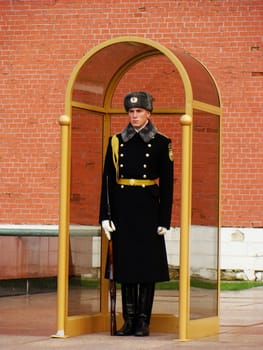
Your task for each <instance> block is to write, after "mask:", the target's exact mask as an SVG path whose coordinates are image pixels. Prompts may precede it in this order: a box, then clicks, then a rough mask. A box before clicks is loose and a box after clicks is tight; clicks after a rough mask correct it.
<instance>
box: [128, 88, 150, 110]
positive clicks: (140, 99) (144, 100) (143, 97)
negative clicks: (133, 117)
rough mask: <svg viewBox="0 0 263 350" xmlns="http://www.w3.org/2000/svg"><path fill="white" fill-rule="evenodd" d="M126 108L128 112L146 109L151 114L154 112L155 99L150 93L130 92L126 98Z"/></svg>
mask: <svg viewBox="0 0 263 350" xmlns="http://www.w3.org/2000/svg"><path fill="white" fill-rule="evenodd" d="M124 108H125V109H126V111H127V112H128V110H129V109H130V108H144V109H146V110H147V111H149V112H151V111H152V110H153V98H152V95H150V94H149V93H148V92H144V91H138V92H130V93H129V94H127V95H126V96H125V97H124Z"/></svg>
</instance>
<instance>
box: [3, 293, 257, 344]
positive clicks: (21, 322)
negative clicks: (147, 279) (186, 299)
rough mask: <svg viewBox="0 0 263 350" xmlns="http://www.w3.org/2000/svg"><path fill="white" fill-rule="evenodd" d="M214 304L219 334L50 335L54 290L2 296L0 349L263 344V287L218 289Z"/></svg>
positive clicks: (53, 328) (53, 321) (157, 304)
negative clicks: (189, 337)
mask: <svg viewBox="0 0 263 350" xmlns="http://www.w3.org/2000/svg"><path fill="white" fill-rule="evenodd" d="M95 298H96V296H95ZM168 298H169V296H168V297H167V299H168ZM167 301H168V300H166V302H165V294H160V295H158V294H157V296H156V299H155V309H156V310H158V307H160V305H161V304H162V303H163V305H167ZM220 310H221V311H220V319H221V321H220V332H219V334H217V335H215V336H211V337H207V338H202V339H198V340H193V341H187V342H180V341H178V339H176V335H175V334H159V333H152V334H151V335H150V337H145V338H136V337H111V336H110V335H109V334H108V333H98V334H91V335H82V336H79V337H73V338H66V339H55V338H51V337H50V335H52V334H54V333H55V332H56V294H55V293H46V294H35V295H29V296H15V297H2V298H0V349H3V350H11V349H28V350H30V349H50V350H51V349H69V350H70V349H78V350H81V349H92V350H100V349H103V350H111V349H115V350H117V349H123V350H126V349H127V350H137V349H138V350H143V349H147V350H150V349H155V350H170V349H184V348H187V349H203V350H206V349H211V350H213V349H229V350H232V349H263V287H257V288H253V289H249V290H243V291H233V292H232V291H225V292H221V308H220Z"/></svg>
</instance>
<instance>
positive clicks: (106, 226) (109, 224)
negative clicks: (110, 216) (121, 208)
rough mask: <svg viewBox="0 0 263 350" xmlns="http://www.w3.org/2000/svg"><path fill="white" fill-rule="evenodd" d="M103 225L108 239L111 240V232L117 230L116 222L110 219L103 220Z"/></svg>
mask: <svg viewBox="0 0 263 350" xmlns="http://www.w3.org/2000/svg"><path fill="white" fill-rule="evenodd" d="M101 226H102V228H103V230H104V232H105V235H106V237H107V238H108V240H110V239H111V232H113V231H115V230H116V228H115V225H114V223H113V222H112V221H110V220H102V222H101Z"/></svg>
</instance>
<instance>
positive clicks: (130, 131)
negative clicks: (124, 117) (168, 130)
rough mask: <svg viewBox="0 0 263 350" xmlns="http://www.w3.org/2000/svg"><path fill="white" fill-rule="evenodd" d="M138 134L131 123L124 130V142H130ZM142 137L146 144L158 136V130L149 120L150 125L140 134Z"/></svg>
mask: <svg viewBox="0 0 263 350" xmlns="http://www.w3.org/2000/svg"><path fill="white" fill-rule="evenodd" d="M136 134H137V131H136V130H135V129H134V127H133V126H132V125H131V123H129V124H128V125H127V126H126V128H124V129H123V131H122V133H121V137H122V139H123V142H128V141H129V140H130V139H131V138H133V136H134V135H136ZM138 134H139V135H140V137H141V138H142V140H143V141H144V142H146V143H147V142H149V141H150V140H151V139H153V138H154V136H155V135H156V134H157V129H156V127H155V126H154V125H153V123H152V122H151V121H150V120H148V123H147V124H146V125H145V127H144V128H143V129H142V130H140V131H139V132H138Z"/></svg>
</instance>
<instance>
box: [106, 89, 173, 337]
mask: <svg viewBox="0 0 263 350" xmlns="http://www.w3.org/2000/svg"><path fill="white" fill-rule="evenodd" d="M124 107H125V110H126V111H127V113H128V117H129V123H128V125H127V126H126V127H125V128H124V129H123V130H122V132H120V133H117V134H115V135H113V136H112V137H110V139H109V143H108V148H107V153H106V157H105V163H104V170H103V178H102V191H101V204H100V223H101V225H102V227H103V229H104V232H105V234H106V236H107V238H108V239H112V242H113V252H114V279H115V280H116V281H117V282H119V283H120V284H121V291H122V310H123V318H124V324H123V326H122V328H121V329H119V330H118V331H117V335H118V336H125V335H135V336H148V335H149V325H150V319H151V312H152V305H153V299H154V291H155V283H156V282H162V281H167V280H169V271H168V263H167V254H166V247H165V240H164V234H165V233H166V232H167V230H168V229H169V228H170V222H171V211H172V201H173V154H172V145H171V140H170V139H169V138H167V137H166V136H164V135H163V134H161V133H159V132H158V130H157V128H156V127H155V126H154V124H153V123H152V121H151V120H150V117H151V112H152V110H153V98H152V96H151V95H150V94H149V93H147V92H143V91H139V92H132V93H129V94H127V95H126V96H125V97H124ZM109 205H110V212H111V216H110V217H109ZM105 274H106V278H108V274H107V269H106V273H105Z"/></svg>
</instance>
